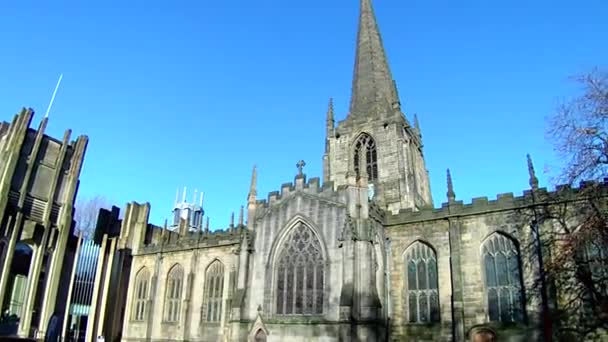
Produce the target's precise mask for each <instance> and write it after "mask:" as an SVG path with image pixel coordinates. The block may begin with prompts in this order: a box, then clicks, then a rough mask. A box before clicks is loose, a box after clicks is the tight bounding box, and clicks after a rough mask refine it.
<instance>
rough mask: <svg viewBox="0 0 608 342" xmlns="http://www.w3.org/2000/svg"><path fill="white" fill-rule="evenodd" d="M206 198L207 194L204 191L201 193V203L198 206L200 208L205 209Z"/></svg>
mask: <svg viewBox="0 0 608 342" xmlns="http://www.w3.org/2000/svg"><path fill="white" fill-rule="evenodd" d="M204 198H205V192H204V191H201V199H200V202H199V204H198V205H199V207H201V208H202V207H203V199H204Z"/></svg>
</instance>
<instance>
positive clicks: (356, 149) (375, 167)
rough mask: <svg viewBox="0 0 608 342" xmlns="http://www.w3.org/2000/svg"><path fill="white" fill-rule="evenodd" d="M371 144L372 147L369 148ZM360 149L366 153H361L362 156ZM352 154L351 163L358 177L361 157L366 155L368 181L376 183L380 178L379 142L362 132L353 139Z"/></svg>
mask: <svg viewBox="0 0 608 342" xmlns="http://www.w3.org/2000/svg"><path fill="white" fill-rule="evenodd" d="M370 145H371V147H372V149H369V147H370ZM360 151H364V152H365V154H361V156H360V155H359V154H360ZM351 156H352V162H351V165H352V166H353V170H354V171H355V174H356V175H357V177H359V163H360V160H359V157H363V156H364V157H365V161H366V164H365V169H366V171H367V181H368V182H369V183H376V182H377V181H378V180H379V179H380V171H379V169H380V168H379V164H380V163H379V162H378V144H377V143H376V140H375V139H374V138H373V137H372V136H371V135H370V134H368V133H365V132H362V133H360V134H359V135H357V138H355V140H354V141H353V145H352V149H351ZM368 157H369V158H368ZM370 159H372V160H370Z"/></svg>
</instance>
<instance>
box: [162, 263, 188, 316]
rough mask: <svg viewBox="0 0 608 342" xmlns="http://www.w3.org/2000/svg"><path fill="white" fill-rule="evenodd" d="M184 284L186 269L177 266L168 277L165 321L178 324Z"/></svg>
mask: <svg viewBox="0 0 608 342" xmlns="http://www.w3.org/2000/svg"><path fill="white" fill-rule="evenodd" d="M183 284H184V268H183V267H182V266H181V265H179V264H177V265H175V266H173V267H172V268H171V270H170V271H169V274H168V275H167V288H166V290H165V291H166V292H165V293H166V294H165V321H166V322H178V321H179V317H180V310H181V302H182V288H183Z"/></svg>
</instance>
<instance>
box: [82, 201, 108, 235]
mask: <svg viewBox="0 0 608 342" xmlns="http://www.w3.org/2000/svg"><path fill="white" fill-rule="evenodd" d="M110 207H111V205H110V203H109V201H108V200H107V199H106V198H105V197H103V196H100V195H97V196H94V197H80V196H79V197H78V200H77V201H76V207H75V208H74V209H75V212H74V220H75V221H76V229H75V234H79V233H80V232H82V234H83V237H88V238H92V237H93V233H94V231H95V226H96V224H97V215H99V209H101V208H106V209H107V208H110Z"/></svg>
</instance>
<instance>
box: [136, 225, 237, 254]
mask: <svg viewBox="0 0 608 342" xmlns="http://www.w3.org/2000/svg"><path fill="white" fill-rule="evenodd" d="M148 229H150V230H151V231H152V232H153V233H152V234H151V239H150V240H149V241H147V242H146V243H145V244H144V245H143V246H142V248H141V249H140V253H139V254H153V253H164V252H176V251H182V250H192V249H200V248H212V247H218V246H227V245H236V244H240V243H241V240H242V239H243V235H244V234H246V231H247V227H246V226H245V225H239V226H237V227H232V228H231V227H228V228H226V229H218V230H214V231H207V232H203V231H190V232H188V233H187V234H186V235H181V234H179V233H177V232H176V231H171V230H167V229H164V228H161V227H158V226H154V225H149V228H148Z"/></svg>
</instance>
